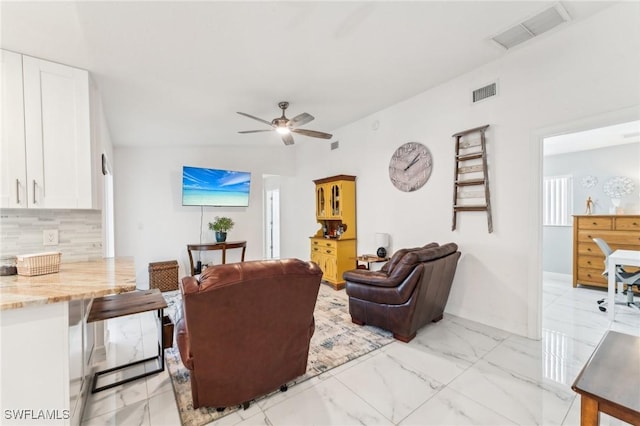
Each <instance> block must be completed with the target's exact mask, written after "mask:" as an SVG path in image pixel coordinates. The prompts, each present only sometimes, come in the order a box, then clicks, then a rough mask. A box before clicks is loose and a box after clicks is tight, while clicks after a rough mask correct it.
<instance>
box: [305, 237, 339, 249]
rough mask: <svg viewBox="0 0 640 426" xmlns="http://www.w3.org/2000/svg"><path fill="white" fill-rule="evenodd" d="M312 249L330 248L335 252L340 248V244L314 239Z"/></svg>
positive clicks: (333, 241)
mask: <svg viewBox="0 0 640 426" xmlns="http://www.w3.org/2000/svg"><path fill="white" fill-rule="evenodd" d="M311 247H312V248H313V247H323V248H326V247H329V248H332V249H334V250H335V249H336V248H338V242H337V241H335V240H328V239H321V238H314V239H312V240H311Z"/></svg>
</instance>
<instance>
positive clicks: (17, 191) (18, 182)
mask: <svg viewBox="0 0 640 426" xmlns="http://www.w3.org/2000/svg"><path fill="white" fill-rule="evenodd" d="M16 204H20V179H16Z"/></svg>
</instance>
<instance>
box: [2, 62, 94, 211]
mask: <svg viewBox="0 0 640 426" xmlns="http://www.w3.org/2000/svg"><path fill="white" fill-rule="evenodd" d="M2 55H3V61H2V68H3V69H2V82H3V94H2V111H3V112H2V118H3V121H6V122H9V123H12V125H10V126H8V129H7V130H6V131H5V129H4V123H3V131H2V139H3V140H2V150H1V153H0V155H1V156H2V164H3V166H4V164H5V163H8V164H10V165H11V166H10V167H8V168H7V170H6V171H3V172H2V184H1V185H0V187H1V190H0V202H1V203H2V204H1V207H9V208H47V209H52V208H53V209H55V208H70V209H73V208H78V209H90V208H93V207H94V204H93V197H92V167H91V130H90V119H89V117H90V112H89V73H88V72H87V71H85V70H81V69H77V68H73V67H69V66H66V65H61V64H56V63H53V62H49V61H45V60H42V59H38V58H33V57H30V56H25V55H18V54H15V53H13V52H6V51H3V52H2ZM14 55H17V56H19V57H20V58H21V69H22V79H21V80H20V79H19V78H18V76H16V75H15V74H16V72H15V70H14V68H15V67H17V65H15V64H14V62H16V60H15V59H14ZM7 58H9V59H7ZM5 75H6V77H5ZM20 82H22V84H20ZM5 84H6V86H7V93H6V95H5V93H4V85H5ZM18 86H19V87H20V92H21V93H23V94H24V96H23V99H22V100H20V99H14V98H17V97H18V96H17V91H18V89H17V87H18ZM13 91H16V95H15V96H12V94H13ZM20 103H22V104H23V108H19V104H20ZM21 121H22V122H23V123H24V125H23V129H24V130H23V133H22V134H20V132H19V131H18V130H17V129H13V127H14V126H13V124H15V127H18V125H19V123H20V122H21ZM3 169H4V168H3Z"/></svg>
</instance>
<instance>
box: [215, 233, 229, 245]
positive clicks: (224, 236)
mask: <svg viewBox="0 0 640 426" xmlns="http://www.w3.org/2000/svg"><path fill="white" fill-rule="evenodd" d="M225 241H227V233H226V232H224V231H216V242H218V243H224V242H225Z"/></svg>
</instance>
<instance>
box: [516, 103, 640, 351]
mask: <svg viewBox="0 0 640 426" xmlns="http://www.w3.org/2000/svg"><path fill="white" fill-rule="evenodd" d="M637 120H640V111H639V110H638V108H637V107H633V108H625V109H622V110H617V111H612V112H608V113H603V114H601V115H598V116H591V117H586V118H583V119H580V120H575V121H572V122H567V123H563V124H560V125H556V126H552V127H547V128H541V129H538V130H537V131H534V132H533V134H532V137H531V139H530V141H531V146H530V149H531V153H532V154H533V155H532V156H531V158H532V170H533V171H534V172H533V173H532V181H531V183H532V185H533V187H532V194H533V195H532V207H534V209H533V214H532V216H531V218H530V219H531V222H530V223H531V227H529V230H530V239H531V241H533V242H534V244H533V246H532V250H531V256H530V257H529V271H530V275H529V276H530V282H531V285H530V287H529V288H528V291H527V298H528V300H530V301H531V303H532V305H531V309H529V316H528V324H529V325H528V331H527V336H528V337H530V338H533V339H540V338H541V331H542V321H541V319H542V282H543V280H542V276H543V272H544V266H543V257H544V254H543V249H544V246H545V239H546V238H545V237H548V235H546V236H543V229H544V228H543V201H542V194H543V184H544V172H543V167H544V163H545V157H544V151H545V149H543V147H544V140H545V139H550V138H553V137H556V136H560V135H568V134H571V133H577V132H584V131H588V130H593V129H598V128H603V127H607V126H613V125H617V124H621V123H625V122H631V121H637ZM548 153H549V152H548V151H547V154H548ZM639 178H640V176H639ZM580 182H581V179H579V180H578V184H580ZM636 197H638V195H637V194H636ZM636 199H637V198H636ZM583 201H584V200H582V201H581V203H582V202H583ZM579 207H580V208H579V209H578V211H579V212H582V211H583V209H584V206H582V204H580V206H579ZM603 207H604V206H603ZM547 241H549V240H547ZM568 285H571V284H570V283H569V284H568Z"/></svg>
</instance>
